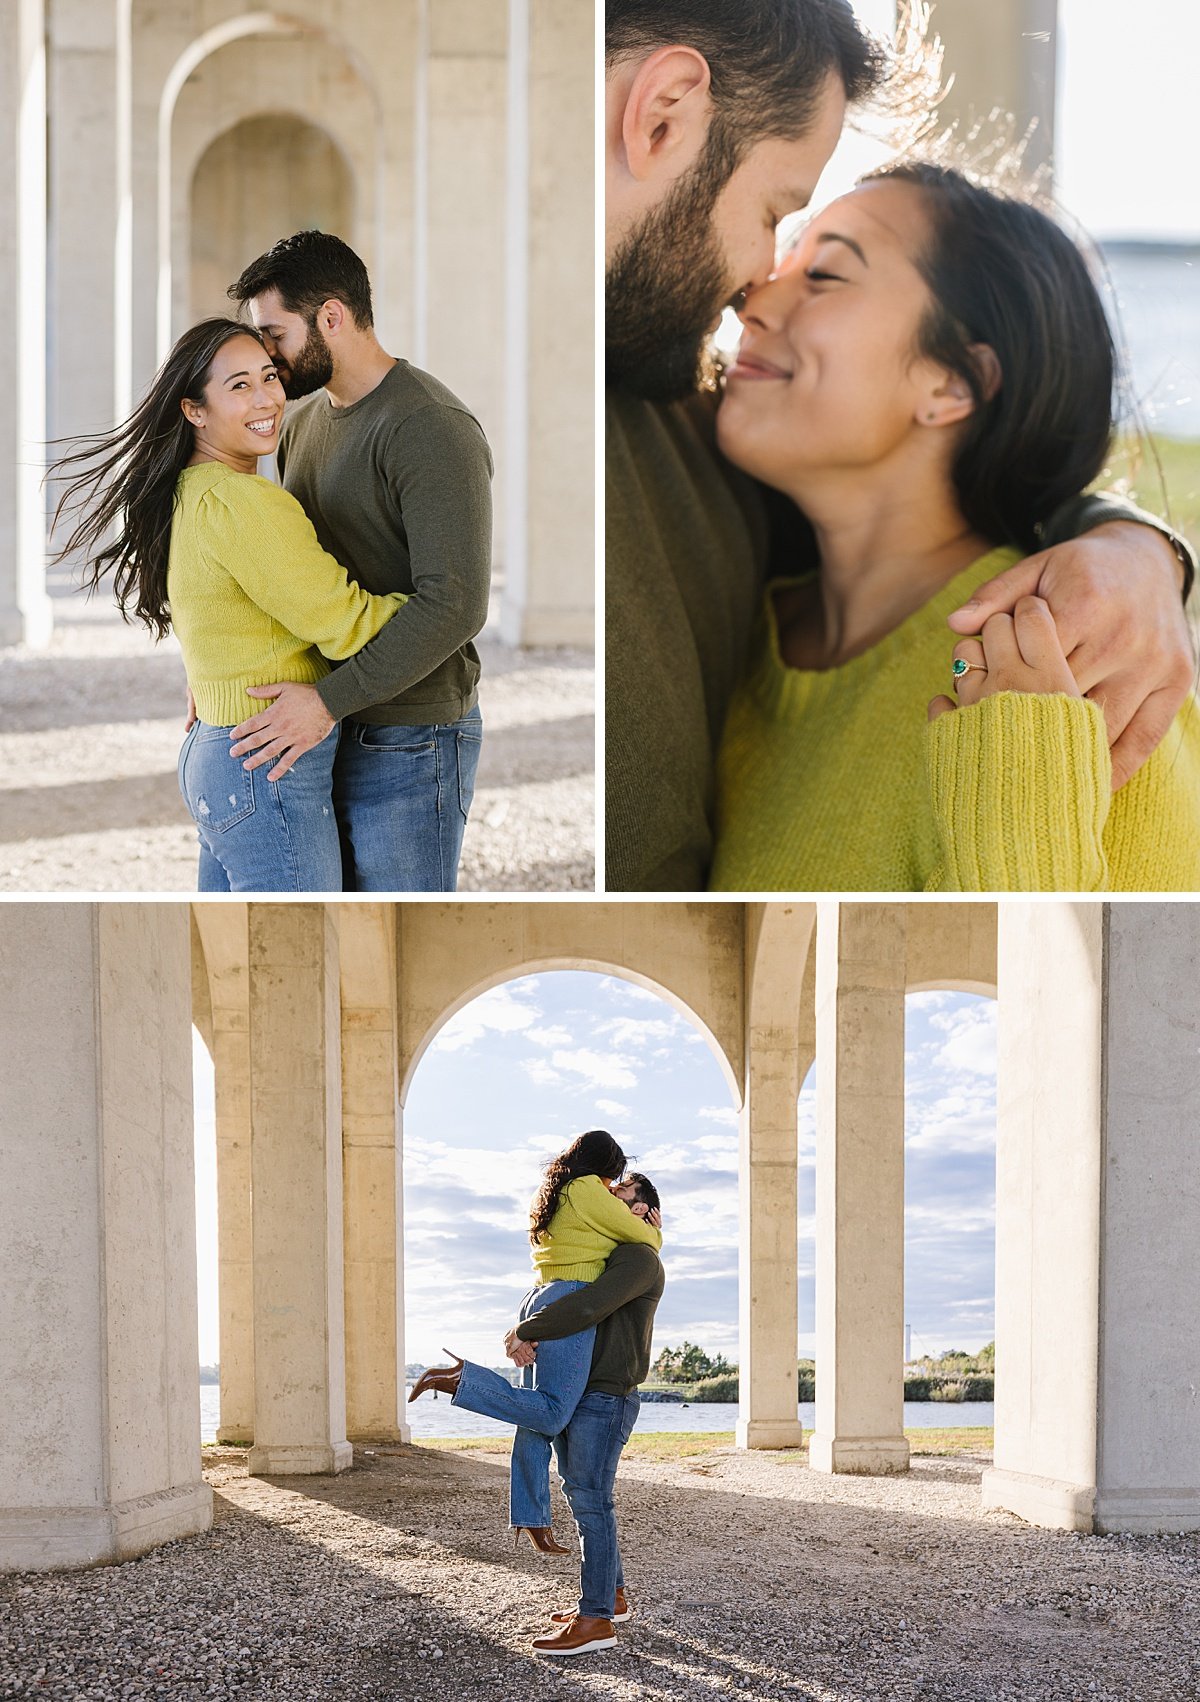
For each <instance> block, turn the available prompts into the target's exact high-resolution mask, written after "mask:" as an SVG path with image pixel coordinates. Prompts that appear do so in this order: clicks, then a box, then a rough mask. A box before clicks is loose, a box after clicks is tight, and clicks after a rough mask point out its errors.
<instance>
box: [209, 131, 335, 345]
mask: <svg viewBox="0 0 1200 1702" xmlns="http://www.w3.org/2000/svg"><path fill="white" fill-rule="evenodd" d="M354 219H355V194H354V181H353V178H352V176H351V173H350V170H349V168H348V166H347V164H346V161H345V159H344V157H343V155H342V152H341V149H340V148H339V147H338V145H337V143H336V142H335V141H334V140H333V138H332V137H331V136H330V135H329V134H328V132H327V131H325V130H323V129H321V128H320V127H319V126H317V125H315V124H310V123H309V122H307V121H306V120H305V119H302V118H297V117H295V116H294V115H292V114H290V113H262V114H259V115H258V116H256V117H254V118H246V119H243V120H242V121H241V122H240V123H238V124H235V125H234V126H233V127H232V129H229V130H226V131H224V132H223V133H222V134H221V135H220V136H218V137H217V139H216V141H215V142H213V143H211V144H210V146H209V147H208V148H207V149H206V150H205V152H204V154H203V155H202V157H201V159H200V162H199V164H198V165H197V167H196V171H195V175H194V177H193V179H192V185H191V221H190V257H189V300H190V318H191V319H193V320H196V319H203V318H205V317H207V316H208V315H210V314H227V313H229V312H230V302H229V297H228V296H227V295H226V293H225V292H226V289H227V288H228V286H229V284H230V283H231V282H232V280H233V279H234V278H236V277H237V276H238V274H239V272H241V270H242V268H243V267H244V266H245V265H246V263H247V261H249V260H251V259H253V258H254V256H255V255H256V254H261V253H262V252H263V251H264V250H265V249H267V248H269V247H270V246H271V244H272V243H273V242H275V241H276V240H277V239H278V238H279V236H280V235H281V234H286V233H289V232H291V231H297V230H311V229H317V230H324V231H329V232H331V233H332V234H333V235H335V236H340V237H342V238H343V240H344V241H347V242H352V241H353V239H354Z"/></svg>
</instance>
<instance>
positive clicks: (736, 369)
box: [725, 349, 792, 382]
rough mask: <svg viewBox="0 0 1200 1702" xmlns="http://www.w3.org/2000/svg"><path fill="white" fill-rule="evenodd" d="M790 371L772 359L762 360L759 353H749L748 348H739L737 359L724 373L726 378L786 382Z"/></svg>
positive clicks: (789, 376)
mask: <svg viewBox="0 0 1200 1702" xmlns="http://www.w3.org/2000/svg"><path fill="white" fill-rule="evenodd" d="M791 376H792V375H791V373H790V372H789V371H788V370H787V369H786V368H784V367H782V366H777V365H775V363H774V362H773V361H769V360H764V359H763V357H762V356H761V355H756V354H751V353H749V351H748V350H744V349H739V350H738V355H737V360H736V361H735V363H734V364H733V366H731V367H730V368H729V370H728V372H727V373H726V374H725V377H726V379H738V378H744V379H750V380H752V381H757V382H761V381H762V380H763V379H776V380H780V379H781V380H783V381H784V382H786V381H787V380H788V379H790V378H791Z"/></svg>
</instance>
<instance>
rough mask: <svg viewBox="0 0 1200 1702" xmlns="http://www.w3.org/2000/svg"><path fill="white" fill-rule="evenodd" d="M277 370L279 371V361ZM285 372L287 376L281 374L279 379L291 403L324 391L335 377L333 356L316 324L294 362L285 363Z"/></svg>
mask: <svg viewBox="0 0 1200 1702" xmlns="http://www.w3.org/2000/svg"><path fill="white" fill-rule="evenodd" d="M275 368H276V371H279V363H278V361H276V363H275ZM284 371H285V372H286V374H287V376H286V377H285V376H284V373H283V372H280V374H279V377H280V381H281V383H282V384H283V393H284V395H285V396H286V397H287V399H288V401H289V402H294V401H296V399H297V397H300V396H311V395H312V393H313V391H314V390H320V389H322V388H323V387H324V386H325V385H326V384H328V383H329V380H330V379H331V378H332V377H333V356H332V355H331V354H330V352H329V344H328V343H327V342H326V341H325V339H324V337H323V336H322V335H321V333H320V332H319V331H318V330H317V327H316V324H315V323H314V324H312V325H310V326H309V328H308V336H307V337H306V338H305V339H304V347H303V348H302V349H301V350H300V353H299V354H298V355H297V356H296V358H295V360H294V361H292V362H291V363H290V364H289V363H285V367H284Z"/></svg>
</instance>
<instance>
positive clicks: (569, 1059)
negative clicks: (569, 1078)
mask: <svg viewBox="0 0 1200 1702" xmlns="http://www.w3.org/2000/svg"><path fill="white" fill-rule="evenodd" d="M551 1062H552V1063H553V1065H554V1067H555V1069H556V1070H569V1071H570V1072H571V1073H572V1074H574V1075H579V1076H582V1077H583V1078H584V1080H585V1081H586V1082H588V1084H589V1085H590V1086H592V1087H636V1086H637V1084H638V1078H637V1076H636V1075H635V1074H634V1073H633V1069H632V1067H631V1066H632V1064H633V1059H632V1058H627V1057H625V1056H624V1055H623V1054H622V1053H620V1052H593V1051H591V1050H590V1049H589V1048H588V1047H586V1046H581V1047H579V1048H578V1049H577V1050H576V1051H574V1052H563V1051H560V1052H555V1053H553V1055H552V1057H551Z"/></svg>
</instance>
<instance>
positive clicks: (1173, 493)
mask: <svg viewBox="0 0 1200 1702" xmlns="http://www.w3.org/2000/svg"><path fill="white" fill-rule="evenodd" d="M1151 444H1152V446H1153V448H1154V450H1155V451H1156V452H1157V454H1158V458H1159V460H1160V461H1161V463H1162V470H1163V479H1164V480H1165V482H1166V501H1165V503H1164V499H1163V484H1162V481H1160V479H1159V476H1158V468H1157V467H1156V466H1155V464H1154V459H1153V456H1152V455H1150V454H1148V453H1143V454H1142V456H1141V464H1140V466H1139V465H1138V464H1137V446H1136V444H1131V442H1130V440H1129V439H1123V440H1122V441H1121V442H1120V443H1119V444H1118V445H1117V448H1116V450H1115V452H1114V454H1113V456H1112V459H1111V460H1110V462H1109V464H1108V466H1107V467H1106V468H1105V470H1104V473H1103V474H1102V476H1101V477H1100V479H1099V480H1098V481H1097V489H1099V490H1120V491H1122V493H1123V494H1128V495H1129V496H1130V497H1132V499H1133V500H1134V501H1135V502H1137V503H1139V504H1140V506H1141V507H1143V508H1148V509H1149V510H1150V511H1151V512H1152V513H1154V514H1162V513H1163V512H1164V508H1165V510H1166V512H1167V515H1168V518H1169V519H1170V521H1171V523H1172V525H1174V526H1176V527H1177V528H1178V529H1179V530H1180V531H1181V532H1182V533H1183V534H1184V536H1185V537H1186V538H1187V539H1188V541H1189V543H1191V544H1193V545H1194V546H1195V547H1196V548H1197V549H1200V442H1194V441H1192V442H1186V441H1184V440H1183V439H1181V438H1174V437H1152V438H1151Z"/></svg>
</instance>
